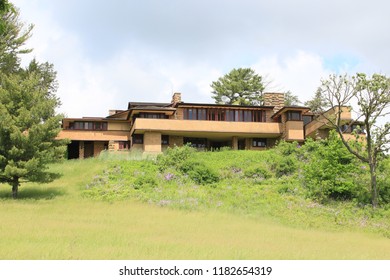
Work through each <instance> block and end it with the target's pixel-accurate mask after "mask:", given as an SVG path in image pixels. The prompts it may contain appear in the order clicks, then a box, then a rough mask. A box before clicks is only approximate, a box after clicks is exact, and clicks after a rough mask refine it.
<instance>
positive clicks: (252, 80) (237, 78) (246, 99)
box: [211, 68, 265, 105]
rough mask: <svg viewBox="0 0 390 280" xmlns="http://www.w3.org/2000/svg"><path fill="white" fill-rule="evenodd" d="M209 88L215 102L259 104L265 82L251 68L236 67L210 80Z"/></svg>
mask: <svg viewBox="0 0 390 280" xmlns="http://www.w3.org/2000/svg"><path fill="white" fill-rule="evenodd" d="M211 88H212V89H213V91H212V94H213V96H212V98H213V99H214V100H215V103H217V104H229V105H232V104H234V105H261V103H262V94H263V91H264V89H265V84H264V81H263V78H262V77H261V76H259V75H257V74H256V73H255V71H254V70H252V69H251V68H238V69H233V70H232V71H230V72H229V73H228V74H226V75H224V76H223V77H220V78H218V80H217V81H214V82H212V84H211Z"/></svg>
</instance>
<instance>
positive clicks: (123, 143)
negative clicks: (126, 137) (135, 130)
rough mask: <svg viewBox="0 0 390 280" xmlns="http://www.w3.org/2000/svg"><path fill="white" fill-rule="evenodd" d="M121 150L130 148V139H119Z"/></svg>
mask: <svg viewBox="0 0 390 280" xmlns="http://www.w3.org/2000/svg"><path fill="white" fill-rule="evenodd" d="M118 144H119V150H128V149H130V142H129V141H119V142H118Z"/></svg>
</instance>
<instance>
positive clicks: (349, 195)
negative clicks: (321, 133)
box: [303, 133, 367, 202]
mask: <svg viewBox="0 0 390 280" xmlns="http://www.w3.org/2000/svg"><path fill="white" fill-rule="evenodd" d="M304 149H305V151H306V153H305V156H304V157H303V158H304V159H305V165H304V166H303V177H304V185H305V187H306V188H307V190H308V195H309V196H310V197H313V198H316V199H318V200H320V201H326V200H328V199H334V200H351V199H357V200H365V197H366V193H367V189H366V188H365V187H364V186H362V184H359V179H361V178H363V177H362V176H363V175H364V169H362V168H361V167H360V166H359V164H358V162H357V160H356V159H355V157H354V156H353V155H352V154H351V153H349V152H348V150H347V149H346V148H345V147H344V145H343V143H342V142H341V140H340V139H339V137H338V136H337V135H336V134H335V133H331V134H330V136H329V138H328V139H326V140H322V141H317V142H310V141H308V146H307V147H306V145H305V147H304ZM361 202H362V201H361ZM364 202H365V201H364Z"/></svg>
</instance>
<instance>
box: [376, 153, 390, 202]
mask: <svg viewBox="0 0 390 280" xmlns="http://www.w3.org/2000/svg"><path fill="white" fill-rule="evenodd" d="M389 174H390V158H386V159H385V160H383V161H382V162H381V164H380V165H379V168H378V177H377V180H378V182H377V183H378V191H379V197H380V199H381V200H382V201H383V202H384V203H390V176H389Z"/></svg>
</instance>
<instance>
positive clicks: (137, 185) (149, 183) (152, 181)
mask: <svg viewBox="0 0 390 280" xmlns="http://www.w3.org/2000/svg"><path fill="white" fill-rule="evenodd" d="M156 186H157V180H156V178H155V176H153V175H152V174H145V175H143V176H139V177H137V179H135V181H134V183H133V187H134V189H136V190H138V189H144V188H154V187H156Z"/></svg>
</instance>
